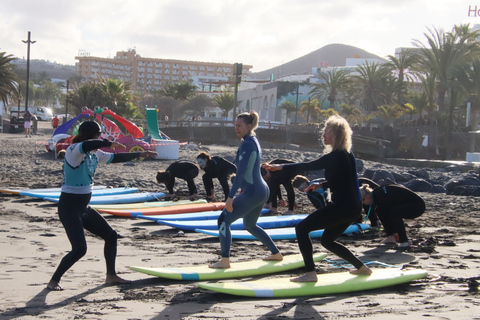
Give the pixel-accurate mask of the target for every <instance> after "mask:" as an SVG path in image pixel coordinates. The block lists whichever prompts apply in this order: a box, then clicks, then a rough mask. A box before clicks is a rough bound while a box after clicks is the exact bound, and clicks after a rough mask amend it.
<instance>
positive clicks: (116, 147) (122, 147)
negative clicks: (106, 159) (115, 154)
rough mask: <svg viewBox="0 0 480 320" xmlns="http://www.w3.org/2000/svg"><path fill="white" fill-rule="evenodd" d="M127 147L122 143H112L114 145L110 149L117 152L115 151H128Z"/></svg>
mask: <svg viewBox="0 0 480 320" xmlns="http://www.w3.org/2000/svg"><path fill="white" fill-rule="evenodd" d="M126 148H127V147H126V146H125V145H123V144H121V143H118V142H116V141H113V142H112V145H111V146H110V149H112V150H115V149H126Z"/></svg>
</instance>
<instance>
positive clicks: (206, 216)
mask: <svg viewBox="0 0 480 320" xmlns="http://www.w3.org/2000/svg"><path fill="white" fill-rule="evenodd" d="M268 212H270V210H268V209H265V208H264V209H262V212H261V213H260V214H266V213H268ZM221 213H222V210H212V211H202V212H192V213H177V214H164V215H151V216H137V218H141V219H145V220H151V221H155V222H157V220H177V221H185V220H214V221H217V219H218V217H219V216H220V214H221Z"/></svg>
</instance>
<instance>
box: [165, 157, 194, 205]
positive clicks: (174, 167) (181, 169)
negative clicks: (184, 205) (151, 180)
mask: <svg viewBox="0 0 480 320" xmlns="http://www.w3.org/2000/svg"><path fill="white" fill-rule="evenodd" d="M197 176H198V167H197V165H196V164H195V163H193V162H191V161H187V160H179V161H175V162H173V163H172V164H170V166H168V168H167V169H166V170H165V171H158V172H157V177H156V179H157V182H158V183H163V184H165V186H166V187H167V190H168V195H167V196H166V197H165V199H173V198H174V197H175V192H174V191H173V187H174V186H175V178H179V179H183V180H185V181H186V182H187V185H188V192H189V193H190V199H191V200H194V199H196V198H197V186H196V185H195V181H194V180H193V179H195V178H196V177H197Z"/></svg>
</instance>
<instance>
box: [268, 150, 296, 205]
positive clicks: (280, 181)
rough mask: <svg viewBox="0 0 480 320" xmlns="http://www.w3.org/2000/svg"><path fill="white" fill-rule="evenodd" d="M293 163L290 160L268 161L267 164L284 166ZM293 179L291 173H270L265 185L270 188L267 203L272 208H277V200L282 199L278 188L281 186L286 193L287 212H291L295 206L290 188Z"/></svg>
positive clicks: (292, 191)
mask: <svg viewBox="0 0 480 320" xmlns="http://www.w3.org/2000/svg"><path fill="white" fill-rule="evenodd" d="M286 163H294V162H293V161H290V160H284V159H275V160H273V161H270V162H269V164H286ZM294 177H295V175H294V174H292V173H291V172H286V171H283V170H281V171H270V178H269V179H267V185H268V187H269V188H270V197H269V199H268V202H271V203H272V208H277V207H278V204H277V198H278V199H279V200H281V199H282V192H281V191H280V186H281V185H283V187H284V188H285V191H286V192H287V201H288V210H290V211H293V209H294V206H295V191H294V190H293V186H292V179H293V178H294Z"/></svg>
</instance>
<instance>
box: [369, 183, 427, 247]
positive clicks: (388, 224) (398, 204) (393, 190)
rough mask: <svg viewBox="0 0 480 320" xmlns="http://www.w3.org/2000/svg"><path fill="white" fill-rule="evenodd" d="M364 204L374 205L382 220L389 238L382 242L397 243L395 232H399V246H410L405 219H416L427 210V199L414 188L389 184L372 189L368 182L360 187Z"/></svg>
mask: <svg viewBox="0 0 480 320" xmlns="http://www.w3.org/2000/svg"><path fill="white" fill-rule="evenodd" d="M360 192H361V194H362V199H363V204H364V205H368V206H372V207H373V208H372V210H375V212H376V213H377V215H378V218H379V219H380V221H381V222H382V225H383V228H384V230H385V233H386V234H387V238H385V239H384V240H383V241H382V243H384V244H395V243H397V241H396V240H395V234H398V242H399V245H398V246H399V247H410V246H411V245H412V241H411V240H409V239H408V237H407V232H406V231H405V223H404V222H403V219H415V218H417V217H419V216H421V215H422V214H423V213H424V212H425V201H423V199H422V198H421V197H420V196H419V195H418V194H416V193H415V192H413V191H412V190H410V189H408V188H406V187H404V186H401V185H398V184H389V185H385V186H381V187H378V188H376V189H372V188H370V187H369V185H368V184H364V185H362V187H361V188H360Z"/></svg>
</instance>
